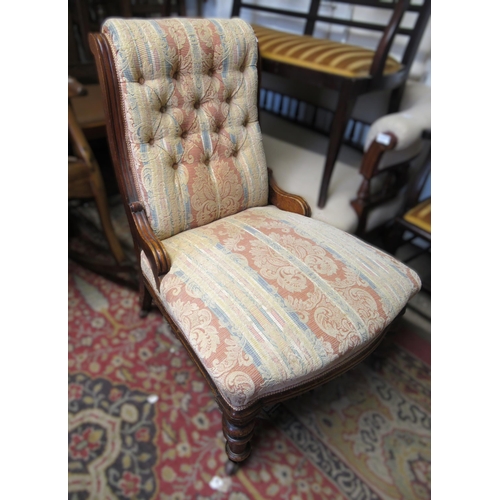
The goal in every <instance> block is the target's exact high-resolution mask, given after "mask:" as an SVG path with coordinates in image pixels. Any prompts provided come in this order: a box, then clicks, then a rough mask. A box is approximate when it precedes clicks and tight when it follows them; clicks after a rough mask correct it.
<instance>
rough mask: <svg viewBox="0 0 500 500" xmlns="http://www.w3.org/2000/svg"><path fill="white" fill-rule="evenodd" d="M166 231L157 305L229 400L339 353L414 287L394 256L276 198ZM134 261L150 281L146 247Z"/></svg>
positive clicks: (305, 374)
mask: <svg viewBox="0 0 500 500" xmlns="http://www.w3.org/2000/svg"><path fill="white" fill-rule="evenodd" d="M162 243H163V245H164V246H165V248H166V249H167V251H168V254H169V255H170V257H171V259H172V268H171V270H170V271H169V273H168V274H167V275H165V277H164V278H163V279H162V282H161V286H160V290H159V291H158V294H159V296H160V297H161V301H162V303H163V306H164V307H165V309H166V311H167V312H168V313H169V315H170V317H171V318H172V319H173V320H174V321H175V323H176V324H177V326H178V327H179V328H180V330H181V331H182V332H183V335H184V336H185V337H186V339H187V341H188V342H189V343H190V345H191V346H192V347H193V349H194V350H195V352H196V353H197V355H198V357H199V358H200V360H201V362H202V363H203V365H204V367H205V368H206V370H207V372H208V373H209V375H210V376H211V378H212V379H213V380H214V382H215V384H216V385H217V387H218V389H219V390H220V392H221V394H222V396H223V397H224V399H225V400H226V401H227V403H228V404H230V405H231V406H232V407H233V408H234V409H243V408H244V407H246V406H248V405H249V404H251V403H252V402H253V401H254V400H256V399H257V398H260V397H262V396H265V395H268V394H272V393H276V392H280V391H283V390H285V389H287V388H290V387H292V386H294V385H296V384H298V383H300V382H305V381H308V380H312V379H314V378H316V377H318V376H320V375H321V374H323V373H324V372H325V371H328V370H330V369H331V368H333V367H335V366H336V364H337V363H339V362H343V361H345V360H346V359H348V358H349V357H350V356H351V355H353V354H355V353H356V352H357V349H358V348H359V347H361V346H362V345H363V344H365V343H366V342H369V341H370V340H371V339H374V338H375V337H376V336H377V335H379V334H380V333H381V332H382V331H383V330H384V328H385V327H386V326H387V325H388V324H389V323H391V321H392V320H393V319H394V318H395V317H396V316H397V315H398V313H399V312H400V311H401V310H402V309H403V307H404V306H405V305H406V303H407V302H408V300H409V299H410V298H411V297H412V296H413V295H414V294H415V293H417V291H418V290H419V288H420V280H419V278H418V276H417V275H416V274H415V273H414V272H413V271H411V270H410V269H409V268H408V267H406V266H405V265H404V264H402V263H400V262H398V261H396V260H395V259H394V258H392V257H391V256H389V255H386V254H384V253H382V252H380V251H378V250H377V249H375V248H373V247H371V246H369V245H367V244H365V243H363V242H362V241H361V240H358V239H356V238H355V237H353V236H351V235H349V234H347V233H344V232H343V231H340V230H338V229H336V228H334V227H332V226H329V225H327V224H325V223H323V222H320V221H317V220H313V219H309V218H306V217H302V216H299V215H296V214H291V213H289V212H283V211H280V210H279V209H277V208H275V207H272V206H269V207H258V208H251V209H249V210H246V211H244V212H240V213H238V214H236V215H232V216H229V217H226V218H224V219H220V220H218V221H215V222H212V223H211V224H208V225H206V226H203V227H200V228H197V229H193V230H191V231H186V232H183V233H180V234H177V235H176V236H174V237H172V238H169V239H168V240H165V241H163V242H162ZM141 266H142V269H143V272H144V274H145V275H146V277H147V279H148V281H149V283H150V284H151V286H152V287H153V288H155V282H154V279H153V276H152V274H151V270H150V268H149V264H148V261H147V259H146V258H145V257H144V255H143V256H142V262H141Z"/></svg>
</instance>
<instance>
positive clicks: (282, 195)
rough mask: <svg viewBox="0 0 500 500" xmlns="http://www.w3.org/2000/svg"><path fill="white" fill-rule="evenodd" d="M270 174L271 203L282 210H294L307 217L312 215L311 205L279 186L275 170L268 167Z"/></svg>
mask: <svg viewBox="0 0 500 500" xmlns="http://www.w3.org/2000/svg"><path fill="white" fill-rule="evenodd" d="M267 170H268V174H269V203H270V204H271V205H274V206H276V207H278V208H279V209H280V210H285V211H287V212H293V213H296V214H300V215H305V216H306V217H310V216H311V207H310V206H309V204H308V203H307V201H306V200H304V198H302V197H301V196H298V195H295V194H290V193H287V192H286V191H283V190H282V189H280V188H279V187H278V185H277V184H276V181H275V180H274V177H273V171H272V170H271V169H269V168H268V169H267Z"/></svg>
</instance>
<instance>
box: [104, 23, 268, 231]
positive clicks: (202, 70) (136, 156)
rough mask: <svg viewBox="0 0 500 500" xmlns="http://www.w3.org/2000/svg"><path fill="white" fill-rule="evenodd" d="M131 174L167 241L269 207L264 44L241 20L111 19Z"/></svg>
mask: <svg viewBox="0 0 500 500" xmlns="http://www.w3.org/2000/svg"><path fill="white" fill-rule="evenodd" d="M103 33H104V34H105V36H106V37H107V39H108V41H109V42H110V45H111V49H112V53H113V58H114V64H115V68H116V72H117V79H118V82H119V90H120V101H121V103H120V104H121V108H122V112H123V120H124V123H125V135H126V140H127V147H128V155H129V160H130V168H131V170H132V174H133V178H134V182H135V187H136V191H137V194H138V197H139V201H140V202H141V203H142V204H143V206H144V208H145V210H146V213H147V216H148V219H149V221H150V223H151V227H152V228H153V231H154V233H155V234H156V236H157V237H158V238H159V239H165V238H168V237H170V236H173V235H174V234H177V233H179V232H181V231H185V230H186V229H190V228H194V227H197V226H202V225H205V224H207V223H209V222H212V221H214V220H217V219H220V218H222V217H225V216H228V215H232V214H235V213H237V212H240V211H242V210H245V209H247V208H251V207H255V206H262V205H267V203H268V177H267V168H266V161H265V157H264V150H263V146H262V137H261V132H260V127H259V123H258V113H257V86H258V75H257V58H258V50H257V41H256V38H255V34H254V32H253V30H252V28H251V27H250V25H248V24H247V23H246V22H245V21H242V20H240V19H231V20H229V19H220V20H215V19H211V20H210V19H174V18H169V19H156V20H145V19H132V20H125V19H109V20H107V21H106V23H105V24H104V25H103Z"/></svg>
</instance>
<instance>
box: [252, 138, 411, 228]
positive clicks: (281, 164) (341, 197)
mask: <svg viewBox="0 0 500 500" xmlns="http://www.w3.org/2000/svg"><path fill="white" fill-rule="evenodd" d="M262 141H263V143H264V151H265V155H266V159H267V164H268V166H269V168H270V169H271V170H272V171H273V175H274V178H275V179H276V182H277V184H278V186H279V187H280V188H281V189H284V190H285V191H287V192H289V193H295V194H298V195H300V196H302V197H303V198H304V199H305V200H306V201H307V202H308V203H309V206H310V207H311V217H312V218H313V219H317V220H320V221H323V222H326V223H328V224H331V225H332V226H335V227H336V228H338V229H342V230H343V231H347V232H348V233H354V232H355V231H356V227H357V224H358V217H357V215H356V212H355V211H354V209H353V208H352V206H351V204H350V202H351V200H353V199H354V198H356V194H357V192H358V189H359V187H360V185H361V182H362V181H363V177H362V176H361V174H360V173H359V166H360V165H361V161H362V158H363V157H362V154H361V153H359V152H358V151H356V150H354V149H352V148H348V147H345V148H342V149H341V150H340V154H339V158H338V160H337V162H336V164H335V170H334V172H333V176H332V180H331V182H330V185H329V188H328V199H327V202H326V205H325V206H324V208H322V209H321V208H318V206H317V201H318V192H319V186H320V184H321V177H322V175H323V169H324V166H325V157H324V155H320V154H318V153H315V152H313V151H309V150H307V149H304V148H300V147H298V146H296V145H294V144H291V143H289V142H284V141H282V140H280V139H276V138H275V137H271V136H269V135H267V134H263V136H262ZM377 181H379V179H374V185H376V183H377ZM402 201H403V196H402V195H399V196H397V197H396V198H395V199H394V200H391V201H389V202H387V203H384V204H383V205H381V206H380V207H376V208H374V209H373V211H372V212H370V214H369V216H368V221H367V226H366V229H367V231H370V230H371V229H373V228H375V227H376V226H378V225H379V224H382V223H383V222H385V221H387V220H389V219H391V218H392V217H394V215H395V214H396V213H397V210H398V208H399V207H400V206H401V203H402Z"/></svg>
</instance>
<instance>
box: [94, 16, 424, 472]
mask: <svg viewBox="0 0 500 500" xmlns="http://www.w3.org/2000/svg"><path fill="white" fill-rule="evenodd" d="M90 44H91V48H92V52H93V53H94V55H95V57H96V61H97V68H98V73H99V79H100V84H101V86H102V90H103V95H104V97H105V102H106V105H105V111H106V115H107V125H108V135H109V141H110V146H111V150H112V155H113V160H114V166H115V169H116V174H117V177H118V181H119V185H120V190H121V194H122V198H123V202H124V205H125V209H126V211H127V216H128V220H129V223H130V227H131V231H132V233H133V237H134V243H135V248H136V253H137V257H138V259H139V260H140V265H141V273H142V274H141V277H142V286H141V304H142V310H143V312H146V311H147V310H149V309H150V307H151V305H152V301H153V300H154V302H155V304H156V305H157V306H158V308H159V309H160V311H161V312H162V313H163V315H164V316H165V318H166V320H167V321H168V322H169V324H170V325H171V327H172V329H173V330H174V332H175V333H176V335H177V336H178V338H179V340H180V341H181V342H182V344H183V345H184V347H185V348H186V349H187V351H188V353H189V354H190V356H191V358H192V359H193V361H194V363H195V364H196V365H197V367H198V368H199V369H200V371H201V373H202V374H203V375H204V377H205V379H206V380H207V382H208V384H209V385H210V387H211V389H212V391H213V393H214V395H215V399H216V401H217V403H218V405H219V407H220V410H221V412H222V429H223V433H224V436H225V438H226V451H227V455H228V457H229V459H230V460H229V461H228V467H227V471H228V472H229V473H231V472H234V470H235V468H236V466H235V464H238V463H240V462H242V461H243V460H245V459H246V458H247V457H248V456H249V455H250V450H251V446H250V441H251V437H252V433H253V430H254V425H255V421H256V418H257V417H258V416H259V413H260V412H261V410H262V409H263V407H264V406H267V405H269V404H274V403H277V402H279V401H283V400H286V399H288V398H291V397H293V396H297V395H299V394H301V393H303V392H305V391H308V390H310V389H312V388H314V387H316V386H318V385H320V384H322V383H324V382H327V381H328V380H330V379H332V378H333V377H336V376H338V375H340V374H341V373H343V372H345V371H346V370H348V369H350V368H352V367H353V366H355V365H356V364H358V363H360V362H361V361H362V360H363V359H365V358H366V357H367V356H368V355H369V354H370V353H371V352H372V351H373V350H374V349H375V348H376V347H377V346H378V345H379V343H380V342H381V341H382V339H383V337H384V333H385V332H386V331H387V329H388V328H389V327H390V325H391V323H393V321H394V320H395V319H396V318H398V317H399V316H401V314H402V313H403V311H404V309H405V306H406V304H407V302H408V300H409V299H410V298H411V297H412V296H413V295H414V294H415V293H417V292H418V290H419V288H420V280H419V278H418V276H417V275H416V273H415V272H413V271H412V270H411V269H409V268H408V267H407V266H406V265H404V264H402V263H400V262H399V261H397V260H396V259H395V258H393V257H392V256H389V255H387V254H385V253H383V252H381V251H379V250H378V249H376V248H374V247H371V246H369V245H367V244H365V243H364V242H362V241H360V240H358V239H356V238H355V237H353V236H352V235H350V234H347V233H344V232H342V231H341V230H338V229H336V228H334V227H332V226H329V225H328V224H325V223H323V222H321V221H317V220H314V219H311V218H309V217H307V215H308V214H309V211H310V210H309V206H308V204H307V203H306V202H305V201H304V200H303V199H301V198H300V197H298V196H293V195H290V194H287V193H285V192H284V191H282V190H280V189H279V188H278V187H277V186H276V184H275V183H274V181H273V179H272V175H271V172H269V171H268V169H267V167H266V159H265V156H264V150H263V145H262V138H261V132H260V128H259V122H258V108H257V91H258V47H257V40H256V37H255V34H254V32H253V30H252V28H251V27H250V25H249V24H247V23H246V22H244V21H242V20H240V19H231V20H228V19H186V18H183V19H175V18H168V19H158V20H139V19H136V20H126V19H108V20H107V21H106V22H105V23H104V25H103V27H102V30H101V33H99V34H91V35H90ZM160 397H161V396H160Z"/></svg>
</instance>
